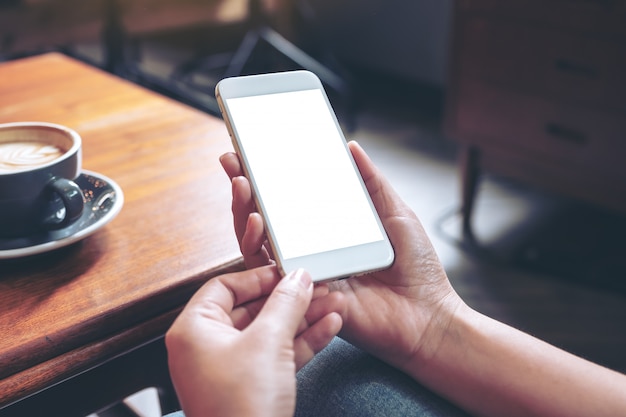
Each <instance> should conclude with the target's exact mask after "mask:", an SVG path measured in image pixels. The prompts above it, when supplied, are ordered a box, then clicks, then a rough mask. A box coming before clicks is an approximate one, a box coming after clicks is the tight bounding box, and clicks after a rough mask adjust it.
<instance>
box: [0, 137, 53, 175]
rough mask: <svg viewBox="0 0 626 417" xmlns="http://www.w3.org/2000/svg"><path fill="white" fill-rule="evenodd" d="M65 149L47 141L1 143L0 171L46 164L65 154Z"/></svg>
mask: <svg viewBox="0 0 626 417" xmlns="http://www.w3.org/2000/svg"><path fill="white" fill-rule="evenodd" d="M63 153H64V152H63V150H62V149H60V148H59V147H57V146H54V145H51V144H49V143H46V142H30V141H28V142H26V141H25V142H8V143H0V173H2V172H4V173H7V172H15V171H22V170H26V169H31V168H36V167H38V166H42V165H45V164H47V163H49V162H52V161H54V160H55V159H57V158H59V157H61V156H62V155H63Z"/></svg>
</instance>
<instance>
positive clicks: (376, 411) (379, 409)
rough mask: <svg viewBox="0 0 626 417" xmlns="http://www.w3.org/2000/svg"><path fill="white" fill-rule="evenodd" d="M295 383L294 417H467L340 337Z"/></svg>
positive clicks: (407, 377)
mask: <svg viewBox="0 0 626 417" xmlns="http://www.w3.org/2000/svg"><path fill="white" fill-rule="evenodd" d="M297 379H298V383H297V384H298V385H297V386H298V391H297V404H296V413H295V416H296V417H335V416H336V417H339V416H341V417H346V416H348V417H350V416H355V417H368V416H376V417H378V416H386V417H388V416H389V417H469V414H467V413H465V412H463V411H461V410H460V409H458V408H457V407H455V406H454V405H452V404H450V403H449V402H447V401H446V400H444V399H442V398H441V397H439V396H437V395H436V394H433V393H432V392H430V391H429V390H427V389H426V388H424V387H423V386H421V385H420V384H418V383H417V382H415V381H414V380H413V379H411V378H410V377H409V376H407V375H406V374H404V373H402V372H400V371H398V370H397V369H395V368H393V367H391V366H389V365H387V364H385V363H384V362H382V361H380V360H378V359H376V358H374V357H373V356H371V355H369V354H367V353H365V352H363V351H362V350H360V349H358V348H356V347H354V346H352V345H351V344H349V343H347V342H346V341H344V340H342V339H340V338H335V339H334V340H333V341H332V342H331V343H330V345H328V347H326V349H324V350H323V351H322V352H320V353H319V354H318V355H317V356H315V358H313V360H312V361H311V362H309V363H308V364H307V365H306V366H305V367H304V368H302V369H301V370H300V372H298V375H297ZM168 417H183V414H182V412H179V413H174V414H170V415H169V416H168Z"/></svg>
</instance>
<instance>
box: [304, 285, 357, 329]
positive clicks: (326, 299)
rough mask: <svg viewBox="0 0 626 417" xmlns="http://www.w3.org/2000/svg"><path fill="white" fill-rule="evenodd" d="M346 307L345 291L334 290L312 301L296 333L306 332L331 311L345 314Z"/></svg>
mask: <svg viewBox="0 0 626 417" xmlns="http://www.w3.org/2000/svg"><path fill="white" fill-rule="evenodd" d="M345 309H346V298H345V296H344V294H343V293H341V292H338V291H333V292H332V293H328V294H327V295H325V296H322V297H319V298H317V299H315V300H313V301H312V302H311V305H310V306H309V309H308V310H307V312H306V314H305V316H304V319H303V320H302V322H300V325H299V326H298V331H297V333H296V335H300V334H302V333H304V332H305V331H306V330H307V329H308V328H309V327H311V326H313V325H314V324H315V323H316V322H318V321H319V320H321V319H322V318H323V317H325V316H327V315H328V314H330V313H339V314H341V315H342V316H343V314H344V313H345Z"/></svg>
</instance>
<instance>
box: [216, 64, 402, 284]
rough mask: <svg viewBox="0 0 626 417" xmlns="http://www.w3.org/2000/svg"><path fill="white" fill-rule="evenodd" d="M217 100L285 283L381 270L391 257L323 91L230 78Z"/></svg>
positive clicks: (300, 81) (299, 76) (289, 80)
mask: <svg viewBox="0 0 626 417" xmlns="http://www.w3.org/2000/svg"><path fill="white" fill-rule="evenodd" d="M216 97H217V99H218V103H219V105H220V109H221V111H222V114H223V116H224V119H225V121H226V124H227V127H228V130H229V133H230V135H231V138H232V141H233V145H234V148H235V150H236V152H237V154H238V155H239V158H240V160H241V164H242V167H243V170H244V173H245V175H246V177H248V179H249V181H250V183H251V186H252V190H253V194H254V198H255V202H256V204H257V208H258V209H259V212H260V213H261V215H262V216H263V218H264V221H265V229H266V231H267V235H268V240H269V242H270V245H271V247H272V250H273V251H274V254H275V256H276V261H277V264H278V267H279V269H280V270H281V272H282V273H283V274H285V273H287V272H288V271H291V270H294V269H297V268H304V269H306V270H307V271H309V273H310V274H311V276H312V277H313V280H314V281H328V280H333V279H338V278H345V277H349V276H352V275H357V274H363V273H367V272H371V271H374V270H379V269H384V268H386V267H388V266H390V265H391V263H392V262H393V258H394V254H393V249H392V247H391V244H390V242H389V239H388V237H387V234H386V232H385V230H384V228H383V226H382V223H381V221H380V219H379V217H378V214H377V213H376V210H375V208H374V206H373V204H372V202H371V199H370V197H369V194H368V193H367V189H366V188H365V185H364V184H363V180H362V178H361V176H360V174H359V171H358V169H357V168H356V165H355V163H354V161H353V160H352V156H351V154H350V151H349V149H348V147H347V143H346V141H345V138H344V136H343V133H342V131H341V129H340V127H339V123H338V122H337V118H336V117H335V114H334V112H333V110H332V107H331V106H330V103H329V101H328V98H327V96H326V94H325V92H324V89H323V87H322V84H321V82H320V81H319V79H318V78H317V77H316V76H315V75H314V74H313V73H311V72H308V71H291V72H283V73H273V74H263V75H255V76H244V77H234V78H227V79H224V80H222V81H220V83H219V84H218V86H217V87H216Z"/></svg>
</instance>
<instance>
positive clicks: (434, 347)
mask: <svg viewBox="0 0 626 417" xmlns="http://www.w3.org/2000/svg"><path fill="white" fill-rule="evenodd" d="M476 314H478V313H477V312H476V311H475V310H473V309H471V308H470V307H469V306H468V305H467V304H465V302H464V301H463V300H462V299H461V297H459V295H458V294H457V293H456V292H454V291H453V290H451V291H450V292H449V293H448V294H447V295H445V296H444V297H442V298H441V301H440V303H439V304H438V305H437V306H435V307H434V309H433V311H432V313H431V316H430V320H429V321H428V325H427V326H426V328H425V329H424V332H423V333H422V337H421V338H420V343H419V345H418V346H417V347H416V349H415V351H414V352H413V354H412V356H411V359H410V361H409V363H408V366H407V369H404V371H405V372H407V373H408V374H409V375H411V376H412V377H413V378H415V379H416V380H418V381H422V380H423V373H424V371H425V370H427V369H429V368H431V366H432V365H434V364H435V363H437V362H438V361H439V360H441V355H442V353H443V352H446V346H448V345H450V344H457V343H459V337H461V334H462V333H463V329H464V328H465V326H466V325H467V322H468V320H470V321H471V320H472V317H473V316H474V315H476Z"/></svg>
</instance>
